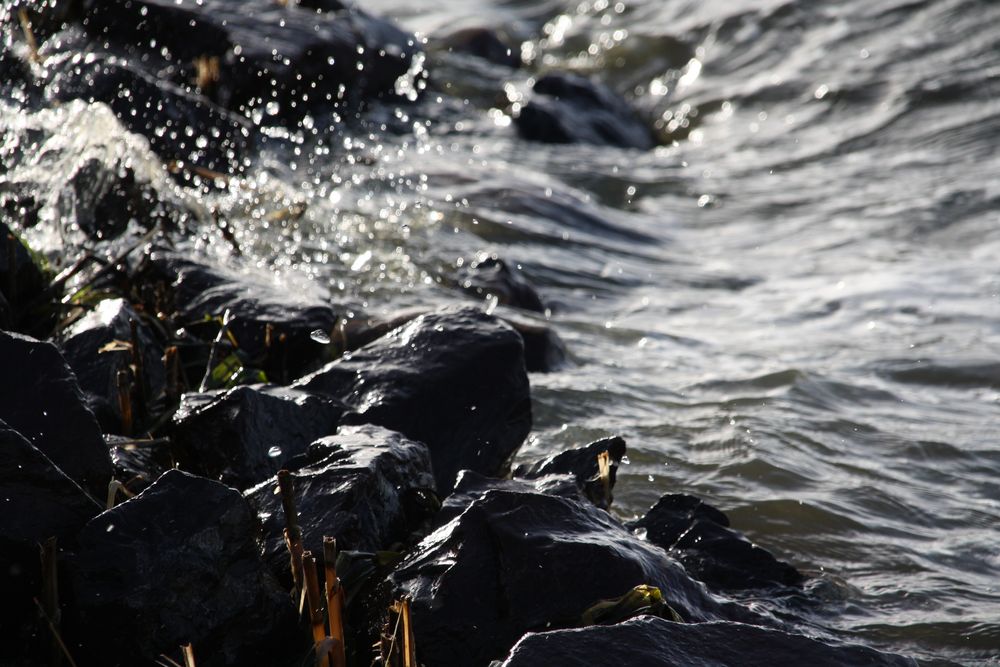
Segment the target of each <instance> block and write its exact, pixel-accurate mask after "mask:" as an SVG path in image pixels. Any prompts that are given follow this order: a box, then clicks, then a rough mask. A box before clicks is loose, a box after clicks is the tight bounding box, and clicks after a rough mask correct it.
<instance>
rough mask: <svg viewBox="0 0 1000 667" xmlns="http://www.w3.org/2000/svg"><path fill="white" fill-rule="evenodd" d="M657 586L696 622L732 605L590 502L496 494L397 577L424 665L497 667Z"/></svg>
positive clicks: (431, 540)
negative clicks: (531, 637)
mask: <svg viewBox="0 0 1000 667" xmlns="http://www.w3.org/2000/svg"><path fill="white" fill-rule="evenodd" d="M641 584H648V585H652V586H656V587H657V588H659V589H660V590H661V591H662V592H663V596H664V597H665V598H666V599H667V602H668V604H669V605H670V606H671V607H672V608H673V609H675V610H677V611H678V612H679V613H680V614H681V615H682V616H683V617H684V618H685V619H687V620H692V621H694V620H698V621H701V620H708V619H715V618H719V617H720V616H721V614H722V613H723V609H722V607H721V606H720V605H719V604H718V603H716V602H715V601H713V600H712V599H711V598H710V597H709V596H708V595H707V594H706V593H705V592H704V590H703V589H702V588H701V587H700V585H698V584H696V583H694V582H693V581H691V580H690V579H688V577H687V575H686V574H685V573H684V571H683V569H682V568H681V567H680V565H678V564H677V563H675V562H674V561H672V560H671V559H670V558H668V557H667V556H666V554H665V553H664V552H663V551H662V550H660V549H656V548H652V547H651V546H650V545H648V544H646V543H644V542H642V541H641V540H638V539H636V538H635V537H633V536H632V535H631V534H630V533H629V532H628V531H627V530H625V529H624V528H622V526H621V525H619V524H618V523H616V522H615V520H614V519H613V518H611V517H610V516H609V515H608V514H607V513H606V512H604V511H602V510H599V509H597V508H595V507H593V506H591V505H589V504H587V503H581V502H575V501H572V500H568V499H565V498H558V497H555V496H549V495H543V494H539V493H531V492H524V491H508V490H490V491H487V492H486V493H485V494H484V495H483V496H482V497H480V498H477V499H475V500H473V501H472V503H471V504H470V505H469V506H468V508H467V509H466V510H465V511H464V512H462V513H461V514H460V515H459V516H457V517H455V518H454V519H452V520H451V521H450V522H448V523H447V524H445V525H443V526H441V527H440V528H438V529H437V530H436V531H434V532H433V533H431V534H430V535H428V536H427V537H426V538H425V539H424V541H423V542H421V543H420V544H419V545H417V547H415V548H414V550H413V551H412V552H411V553H410V554H409V555H408V556H407V557H406V559H405V560H404V561H403V563H402V564H401V565H400V566H399V568H398V569H397V570H396V571H395V572H394V573H393V574H392V575H391V577H390V585H391V586H392V591H391V593H392V595H393V596H394V599H398V598H399V597H400V596H402V595H411V596H412V598H413V602H412V612H413V625H414V631H415V633H416V645H417V651H418V660H419V661H420V662H421V663H423V664H427V665H435V667H448V666H450V665H456V666H458V665H462V666H463V667H474V666H477V665H487V664H489V662H490V661H491V660H493V659H502V658H503V656H504V655H505V654H506V653H507V651H508V650H510V647H511V646H513V645H514V643H515V642H516V641H517V640H518V639H519V638H520V637H521V636H522V635H523V634H524V633H525V632H528V631H529V630H533V629H544V628H548V627H552V628H558V627H571V626H574V625H577V624H578V623H579V622H580V619H581V616H582V614H583V613H584V612H585V611H586V610H587V609H588V608H590V607H591V606H592V605H593V604H594V603H596V602H598V601H600V600H603V599H609V598H615V597H618V596H621V595H623V594H625V593H627V592H628V591H630V590H631V589H633V587H635V586H638V585H641Z"/></svg>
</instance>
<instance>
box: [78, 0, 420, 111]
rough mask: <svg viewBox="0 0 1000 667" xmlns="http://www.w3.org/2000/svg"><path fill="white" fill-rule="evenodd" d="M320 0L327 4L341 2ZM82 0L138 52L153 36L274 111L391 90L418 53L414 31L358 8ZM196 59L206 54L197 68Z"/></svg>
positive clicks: (212, 88) (228, 88)
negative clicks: (396, 25)
mask: <svg viewBox="0 0 1000 667" xmlns="http://www.w3.org/2000/svg"><path fill="white" fill-rule="evenodd" d="M314 4H315V3H314ZM320 4H321V5H322V7H321V9H324V10H325V9H329V8H335V7H337V5H339V4H340V3H320ZM83 5H84V9H85V10H86V15H87V21H86V28H87V30H88V31H89V32H90V33H91V34H92V35H93V36H94V37H95V38H96V39H98V40H107V41H109V42H110V43H112V44H115V45H118V46H120V47H128V48H132V49H135V50H137V51H138V52H139V53H142V52H145V51H148V50H149V44H150V43H151V40H155V43H156V45H157V50H161V49H164V50H165V52H166V53H167V54H168V57H169V59H170V60H171V62H173V63H175V64H176V65H177V66H178V67H184V66H187V68H188V69H187V72H188V75H189V76H191V77H192V78H193V77H198V78H204V79H207V80H205V81H203V83H204V84H205V85H204V86H202V87H203V89H204V92H206V93H208V94H210V95H211V97H212V98H213V99H214V100H216V101H217V102H219V103H220V104H222V106H224V107H227V108H229V109H232V110H239V111H245V112H249V110H250V109H252V108H254V107H256V108H258V109H259V111H260V112H263V113H266V114H267V115H269V116H272V117H274V116H277V117H279V118H280V117H285V118H289V117H291V118H295V117H298V116H301V114H302V113H304V112H305V111H306V110H307V109H308V108H309V107H311V106H316V105H321V106H323V105H326V106H329V105H331V104H336V103H337V102H339V101H341V100H345V99H346V100H351V99H354V100H363V99H366V98H369V97H371V96H374V95H380V94H385V93H393V92H394V90H395V86H396V81H397V79H398V78H399V77H401V76H403V75H405V74H406V73H407V71H408V70H409V69H410V66H411V64H412V60H413V58H414V56H415V55H416V54H417V53H419V48H418V47H417V46H416V40H415V39H414V38H413V37H412V36H411V35H408V34H406V33H404V32H403V31H401V30H399V29H398V28H396V27H394V26H393V25H391V24H389V23H388V22H386V21H384V20H381V19H377V18H375V17H372V16H370V15H368V14H366V13H364V12H362V11H360V10H358V9H354V8H351V9H342V10H335V11H317V10H316V9H314V8H309V7H302V6H298V3H293V2H289V3H275V2H271V1H270V0H253V1H249V2H247V1H245V0H206V1H205V2H185V3H177V2H173V1H172V0H113V1H110V2H108V1H104V0H101V1H98V0H85V1H84V3H83ZM194 62H201V63H202V72H201V73H200V74H199V73H198V72H197V71H196V70H195V69H193V68H191V66H190V63H194ZM206 70H207V71H206ZM175 83H176V82H175Z"/></svg>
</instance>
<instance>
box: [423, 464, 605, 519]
mask: <svg viewBox="0 0 1000 667" xmlns="http://www.w3.org/2000/svg"><path fill="white" fill-rule="evenodd" d="M494 490H499V491H514V492H520V493H544V494H547V495H551V496H559V497H562V498H568V499H570V500H574V501H577V502H586V501H587V499H586V498H585V497H584V496H583V495H582V494H581V493H580V487H579V486H578V485H577V482H576V478H575V477H574V476H573V475H565V474H552V475H542V476H539V477H536V478H534V479H530V480H526V479H498V478H496V477H486V476H485V475H480V474H479V473H477V472H473V471H471V470H463V471H461V472H460V473H458V479H457V480H456V481H455V488H454V489H453V490H452V492H451V494H450V495H449V496H448V497H447V498H446V499H445V501H444V502H443V503H442V504H441V509H440V510H438V512H437V514H435V515H434V518H433V521H432V522H431V523H432V527H433V528H439V527H441V526H443V525H444V524H446V523H448V522H449V521H451V520H452V519H454V518H455V517H457V516H458V515H460V514H461V513H462V512H464V511H465V510H466V509H468V507H469V505H471V504H472V503H473V501H475V500H479V499H480V498H482V497H483V496H485V495H486V494H487V492H489V491H494Z"/></svg>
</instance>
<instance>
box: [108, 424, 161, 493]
mask: <svg viewBox="0 0 1000 667" xmlns="http://www.w3.org/2000/svg"><path fill="white" fill-rule="evenodd" d="M107 441H108V447H110V451H111V462H112V463H113V464H114V466H115V479H117V480H118V481H120V482H121V483H122V484H124V485H125V487H126V488H127V489H128V490H129V491H131V492H132V493H139V492H140V491H142V490H143V489H145V488H146V487H148V486H149V485H150V484H152V483H153V482H154V481H156V480H157V479H158V478H159V477H160V475H162V474H163V473H165V472H166V471H168V470H170V469H171V468H173V467H174V459H173V455H172V453H171V451H170V441H169V440H167V439H166V438H162V439H158V440H133V439H132V438H125V437H121V436H114V435H110V436H107Z"/></svg>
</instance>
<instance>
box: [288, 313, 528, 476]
mask: <svg viewBox="0 0 1000 667" xmlns="http://www.w3.org/2000/svg"><path fill="white" fill-rule="evenodd" d="M294 386H295V387H297V388H299V389H302V390H305V391H310V392H316V393H321V394H326V395H329V396H333V397H335V398H337V399H339V400H341V401H343V402H344V403H345V404H346V405H347V406H348V407H349V408H350V409H351V410H352V411H353V412H352V413H351V414H349V415H347V417H345V423H371V424H378V425H380V426H385V427H386V428H389V429H392V430H394V431H399V432H400V433H403V434H404V435H406V436H407V437H409V438H412V439H414V440H419V441H421V442H423V443H425V444H426V445H427V446H428V448H429V449H430V452H431V459H432V461H433V464H434V476H435V478H436V480H437V490H438V492H439V493H440V494H442V495H445V494H447V493H448V491H450V490H451V488H452V485H453V484H454V482H455V476H456V475H457V473H458V471H459V470H462V469H465V468H468V469H470V470H475V471H476V472H480V473H483V474H486V475H496V474H498V473H499V472H500V471H502V470H504V469H505V468H506V467H507V465H508V462H509V461H510V458H511V457H512V456H513V455H514V453H515V452H516V451H517V449H518V448H519V447H520V446H521V443H522V442H523V441H524V438H525V437H526V436H527V434H528V431H529V430H530V429H531V397H530V395H529V387H528V375H527V372H526V371H525V367H524V344H523V343H522V341H521V337H520V336H519V335H518V334H517V332H515V331H514V330H513V329H512V328H510V327H509V326H508V325H506V324H504V323H502V322H500V321H499V320H497V319H495V318H493V317H491V316H489V315H486V314H485V313H483V312H481V311H479V310H476V309H473V308H458V309H456V308H445V309H442V310H439V311H436V312H433V313H428V314H426V315H421V316H419V317H417V318H416V319H414V320H412V321H411V322H409V323H408V324H406V325H404V326H402V327H400V328H398V329H395V330H393V331H392V332H390V333H389V334H387V335H386V336H383V337H382V338H379V339H377V340H375V341H373V342H372V343H370V344H368V345H366V346H365V347H362V348H361V349H359V350H357V351H355V352H353V353H351V355H350V356H349V358H348V357H347V356H345V357H344V358H342V359H338V360H337V361H333V362H331V363H329V364H327V365H326V366H325V367H323V368H322V369H321V370H319V371H316V372H315V373H312V374H310V375H307V376H305V377H303V378H302V379H300V380H298V381H297V382H295V383H294Z"/></svg>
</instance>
